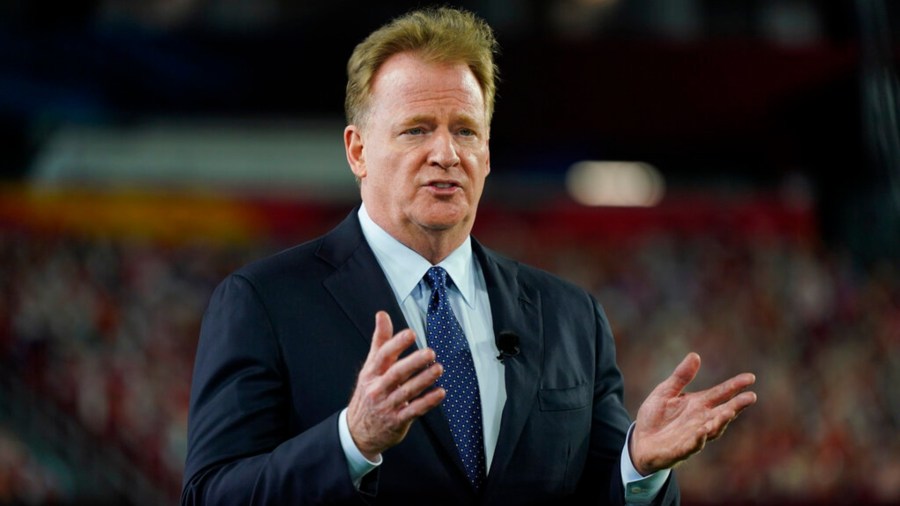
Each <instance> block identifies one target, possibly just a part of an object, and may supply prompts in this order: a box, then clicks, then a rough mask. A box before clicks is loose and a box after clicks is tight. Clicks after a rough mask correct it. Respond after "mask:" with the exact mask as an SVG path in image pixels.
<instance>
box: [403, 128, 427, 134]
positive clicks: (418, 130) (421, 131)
mask: <svg viewBox="0 0 900 506" xmlns="http://www.w3.org/2000/svg"><path fill="white" fill-rule="evenodd" d="M424 133H425V129H424V128H422V127H412V128H407V129H406V130H404V131H403V134H404V135H423V134H424Z"/></svg>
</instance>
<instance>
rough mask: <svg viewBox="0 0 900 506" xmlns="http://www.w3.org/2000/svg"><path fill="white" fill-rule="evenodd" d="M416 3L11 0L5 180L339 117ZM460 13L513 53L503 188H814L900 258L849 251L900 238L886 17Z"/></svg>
mask: <svg viewBox="0 0 900 506" xmlns="http://www.w3.org/2000/svg"><path fill="white" fill-rule="evenodd" d="M420 5H422V3H421V2H397V1H389V2H362V1H350V0H344V1H341V0H335V1H331V2H288V1H279V0H267V1H260V2H250V1H239V0H231V1H218V2H216V1H199V0H185V1H163V0H157V1H114V0H109V1H91V2H87V1H75V2H67V3H65V4H63V5H57V4H54V3H50V2H42V1H24V0H21V1H11V2H10V1H8V2H6V3H5V4H4V6H3V7H0V19H2V21H0V91H2V93H0V149H2V155H3V156H2V164H0V174H2V176H3V177H4V178H5V179H7V180H12V181H15V180H19V179H21V178H23V177H26V176H27V173H28V170H29V164H30V161H31V160H32V158H33V157H34V155H35V153H36V152H38V150H40V148H41V146H42V142H44V141H45V140H46V139H47V137H48V135H49V134H50V133H52V132H53V130H54V128H55V127H56V126H57V125H59V124H63V123H66V124H72V123H86V124H92V123H94V124H96V123H101V124H106V125H109V124H112V125H116V124H119V125H125V124H128V123H129V122H135V121H139V120H141V119H142V118H146V117H161V116H162V117H170V118H171V117H175V118H190V117H204V118H210V117H211V118H231V119H234V118H248V119H255V118H298V117H309V116H312V117H332V116H333V117H340V116H341V115H342V107H343V86H344V83H345V70H344V65H345V62H346V59H347V57H348V55H349V54H350V52H351V51H352V48H353V46H354V45H355V44H356V42H358V41H359V40H361V38H363V37H364V36H365V35H366V34H367V33H369V32H370V31H371V30H372V29H374V28H375V27H377V26H379V25H381V24H382V23H383V22H385V21H387V20H388V19H390V18H391V17H393V16H395V15H397V14H398V13H401V12H404V11H406V10H408V9H411V8H414V7H416V6H420ZM458 5H460V6H463V7H466V8H469V9H472V10H474V11H476V12H478V13H479V14H480V15H482V16H484V17H485V18H486V19H487V20H488V21H489V22H490V23H491V24H492V25H493V26H494V27H495V29H496V32H497V36H498V39H499V41H500V43H501V47H502V54H501V55H500V57H499V58H498V63H499V65H500V68H501V77H502V82H501V84H500V87H499V99H498V102H497V113H496V115H495V121H494V125H493V137H492V149H493V157H492V158H493V159H494V161H495V162H494V165H495V167H496V168H497V169H499V171H500V172H501V173H503V174H504V175H505V176H509V178H513V179H519V180H524V181H542V180H544V181H545V180H547V178H550V179H551V180H552V179H559V178H561V177H562V174H563V172H564V171H565V169H566V168H567V167H568V166H569V165H570V164H571V163H572V162H574V161H577V160H580V159H626V160H630V159H635V160H644V161H648V162H650V163H652V164H654V165H656V166H658V167H659V168H660V170H661V171H662V172H663V174H664V176H665V177H666V179H667V181H669V184H670V185H674V186H676V187H677V186H680V187H684V186H708V185H710V184H716V185H719V186H723V185H724V186H738V187H746V186H750V187H755V188H759V187H763V188H773V187H777V186H778V185H780V184H782V183H783V182H784V181H785V178H786V177H789V176H796V175H800V176H802V177H803V178H804V180H805V181H807V182H808V183H809V184H811V185H812V188H813V190H814V191H815V195H816V197H817V200H818V202H819V203H820V206H819V209H820V211H821V217H822V222H823V223H822V224H823V231H824V233H825V234H826V236H827V237H828V239H829V240H831V241H838V242H840V243H842V244H844V243H849V244H850V246H851V247H852V248H854V249H855V250H856V251H858V253H859V254H860V256H861V258H869V257H872V256H878V250H879V249H881V250H885V251H888V252H890V253H892V254H893V253H896V252H897V251H898V249H897V248H898V246H897V243H898V241H897V240H895V239H892V236H893V235H897V234H886V233H885V232H883V231H879V232H878V233H877V234H876V236H877V237H878V243H877V244H872V243H871V241H869V238H870V237H871V234H868V233H866V234H857V235H862V237H856V236H855V235H854V227H855V226H856V225H855V224H857V223H858V222H859V221H863V222H868V223H871V222H872V219H877V220H879V221H880V220H884V221H885V223H884V224H883V225H881V227H880V228H881V229H890V228H891V226H892V225H897V224H898V219H897V217H896V216H897V213H898V211H897V209H898V206H900V203H898V199H897V197H895V196H892V195H889V193H890V191H892V190H890V188H892V186H893V187H896V186H897V184H898V182H897V180H898V179H900V176H898V175H897V172H898V170H900V169H898V167H897V166H896V159H890V162H885V161H884V160H878V159H876V158H877V156H878V155H875V154H873V149H874V148H871V147H870V146H869V144H867V142H869V141H868V140H867V135H869V134H868V133H867V129H866V127H865V125H864V122H866V121H868V120H867V119H865V118H866V116H865V110H866V109H865V107H864V105H863V104H864V103H866V102H865V101H866V100H867V99H866V98H865V97H864V95H863V88H864V83H865V82H866V81H864V79H865V78H864V75H865V71H866V67H864V63H865V62H866V61H869V60H866V59H865V58H864V56H865V55H866V54H868V53H873V51H872V50H869V49H866V48H867V46H866V44H867V41H870V40H875V39H878V38H882V39H884V40H887V41H890V35H891V33H890V32H891V29H895V28H896V27H897V26H898V15H897V9H896V8H895V6H893V5H891V3H890V2H877V1H869V0H860V1H850V0H837V1H832V2H810V1H801V0H790V1H763V0H743V1H730V2H716V1H711V0H679V1H671V2H665V1H654V0H630V1H609V0H607V1H604V0H563V1H555V2H551V1H546V0H530V1H529V0H518V1H510V2H503V1H498V0H497V1H491V0H481V1H469V2H460V3H458ZM867 17H868V18H873V19H875V20H876V21H877V22H876V23H874V25H873V23H872V22H871V21H866V18H867ZM867 23H868V24H867ZM872 26H875V27H876V28H877V30H876V29H873V28H872ZM885 47H888V48H889V51H884V50H882V51H881V53H879V56H878V59H876V60H874V62H873V61H869V63H867V65H868V67H869V68H875V69H888V70H892V68H891V67H890V66H892V65H894V64H895V62H896V59H897V54H898V52H897V48H898V45H897V44H896V42H893V43H890V44H888V45H887V46H885ZM866 51H868V53H866ZM873 54H874V53H873ZM894 84H896V82H894ZM894 87H895V86H894ZM894 93H895V94H896V90H895V92H894ZM895 122H896V116H895ZM497 191H501V190H497ZM893 191H894V192H895V194H896V193H900V192H898V191H897V190H893Z"/></svg>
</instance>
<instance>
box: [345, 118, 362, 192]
mask: <svg viewBox="0 0 900 506" xmlns="http://www.w3.org/2000/svg"><path fill="white" fill-rule="evenodd" d="M344 151H346V153H347V163H349V164H350V170H351V171H353V174H354V175H355V176H356V179H357V180H358V181H361V180H362V179H363V178H365V177H366V160H365V156H364V150H363V139H362V132H361V131H360V128H359V127H358V126H356V125H347V128H345V129H344Z"/></svg>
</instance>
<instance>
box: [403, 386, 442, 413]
mask: <svg viewBox="0 0 900 506" xmlns="http://www.w3.org/2000/svg"><path fill="white" fill-rule="evenodd" d="M446 396H447V391H446V390H444V389H443V388H435V389H434V390H430V391H428V392H427V393H426V394H425V395H422V396H420V397H417V398H416V399H414V400H412V401H410V402H409V404H408V405H406V407H404V408H403V409H402V410H400V413H399V416H400V418H401V419H403V420H413V419H416V418H418V417H420V416H422V415H424V414H425V413H427V412H429V411H431V410H432V409H434V408H436V407H437V406H439V405H440V404H441V402H442V401H443V400H444V397H446Z"/></svg>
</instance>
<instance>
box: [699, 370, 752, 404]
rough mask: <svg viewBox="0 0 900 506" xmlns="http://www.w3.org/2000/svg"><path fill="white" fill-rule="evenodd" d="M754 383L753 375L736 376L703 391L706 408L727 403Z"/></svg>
mask: <svg viewBox="0 0 900 506" xmlns="http://www.w3.org/2000/svg"><path fill="white" fill-rule="evenodd" d="M755 382H756V376H755V375H754V374H751V373H743V374H738V375H737V376H735V377H733V378H731V379H729V380H727V381H723V382H722V383H719V384H718V385H716V386H714V387H712V388H710V389H708V390H706V391H704V392H703V394H702V395H703V397H704V398H705V400H706V403H707V405H708V406H718V405H719V404H722V403H724V402H727V401H729V400H730V399H731V398H733V397H734V396H736V395H738V394H739V393H741V392H742V391H743V390H744V389H745V388H747V387H749V386H750V385H752V384H753V383H755ZM751 404H752V403H751Z"/></svg>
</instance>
